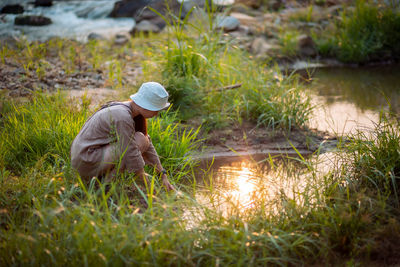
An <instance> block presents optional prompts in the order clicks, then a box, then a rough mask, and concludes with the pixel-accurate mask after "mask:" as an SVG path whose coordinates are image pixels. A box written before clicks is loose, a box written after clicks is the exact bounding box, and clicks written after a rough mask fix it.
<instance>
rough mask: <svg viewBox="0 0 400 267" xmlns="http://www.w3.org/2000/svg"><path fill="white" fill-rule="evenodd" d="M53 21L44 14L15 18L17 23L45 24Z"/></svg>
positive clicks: (29, 24)
mask: <svg viewBox="0 0 400 267" xmlns="http://www.w3.org/2000/svg"><path fill="white" fill-rule="evenodd" d="M51 23H52V21H51V19H50V18H47V17H44V16H18V17H15V19H14V24H15V25H28V26H45V25H49V24H51Z"/></svg>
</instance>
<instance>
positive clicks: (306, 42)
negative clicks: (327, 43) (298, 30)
mask: <svg viewBox="0 0 400 267" xmlns="http://www.w3.org/2000/svg"><path fill="white" fill-rule="evenodd" d="M297 47H298V50H299V53H300V55H302V56H306V57H313V56H316V55H317V48H316V45H315V42H314V41H313V39H312V38H311V37H310V36H308V35H306V34H302V35H300V36H299V37H297Z"/></svg>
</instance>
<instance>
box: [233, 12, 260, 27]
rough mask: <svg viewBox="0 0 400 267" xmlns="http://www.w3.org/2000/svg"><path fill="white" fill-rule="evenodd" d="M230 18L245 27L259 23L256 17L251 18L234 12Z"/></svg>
mask: <svg viewBox="0 0 400 267" xmlns="http://www.w3.org/2000/svg"><path fill="white" fill-rule="evenodd" d="M230 16H231V17H234V18H236V19H237V20H239V22H240V24H243V25H252V24H257V23H258V21H257V19H256V18H255V17H251V16H249V15H246V14H243V13H237V12H232V13H231V14H230Z"/></svg>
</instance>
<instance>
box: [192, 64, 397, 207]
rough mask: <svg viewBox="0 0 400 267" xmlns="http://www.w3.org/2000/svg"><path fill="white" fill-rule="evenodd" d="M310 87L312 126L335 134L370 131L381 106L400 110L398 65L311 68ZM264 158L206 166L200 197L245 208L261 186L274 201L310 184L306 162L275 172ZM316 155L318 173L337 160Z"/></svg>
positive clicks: (214, 204) (207, 201)
mask: <svg viewBox="0 0 400 267" xmlns="http://www.w3.org/2000/svg"><path fill="white" fill-rule="evenodd" d="M309 88H310V90H311V95H312V102H313V104H314V105H315V111H314V114H313V117H312V119H311V122H310V126H311V127H312V128H317V129H318V130H320V131H328V132H330V133H331V134H338V135H345V134H353V133H356V132H357V131H360V130H361V131H366V132H368V131H369V130H371V129H372V128H373V127H374V124H376V123H377V122H378V121H379V112H380V110H382V109H384V110H391V111H392V112H395V113H399V111H400V66H393V65H392V66H375V67H365V68H350V67H346V68H343V67H341V68H321V69H317V70H315V71H314V72H313V76H312V83H311V84H310V86H309ZM258 156H259V155H258ZM265 157H266V159H264V160H262V159H260V158H257V159H252V158H251V157H247V158H239V159H236V161H233V162H232V161H227V160H219V161H215V162H214V164H213V165H212V166H211V167H210V166H208V165H205V166H207V167H208V168H209V170H208V171H207V172H206V171H199V173H198V175H197V177H198V178H197V179H198V181H199V182H198V183H199V184H200V186H199V188H202V189H203V190H199V191H198V192H197V195H196V199H197V200H198V201H199V202H201V203H205V204H207V205H209V206H212V207H213V208H216V209H220V210H221V211H222V212H223V213H229V207H232V206H236V207H238V208H240V209H241V210H245V209H247V208H250V207H252V205H253V204H254V201H256V199H257V194H259V193H260V191H262V192H264V194H265V192H267V194H269V196H268V198H269V199H271V200H272V199H274V197H277V196H278V195H279V196H282V193H283V194H284V195H286V196H289V197H294V196H295V194H296V192H297V193H299V192H301V191H302V190H304V188H305V187H306V186H307V184H308V183H306V182H305V179H309V178H307V177H309V176H307V175H306V174H303V172H305V173H306V170H305V169H304V168H305V167H304V166H302V165H301V164H300V165H298V167H297V168H295V171H293V169H290V170H291V171H290V170H289V169H287V170H283V169H285V163H282V162H281V164H280V165H279V166H280V168H279V171H277V170H276V168H273V167H272V166H273V165H272V166H271V161H270V160H268V155H265ZM312 160H315V162H318V164H317V165H316V166H317V168H318V172H326V171H328V170H329V168H330V167H331V166H333V164H334V163H333V161H334V160H335V159H334V156H333V154H332V153H325V154H324V155H319V156H318V159H317V156H314V158H312ZM292 161H296V160H292ZM282 164H283V165H282ZM282 166H283V168H282ZM202 168H203V169H207V168H205V167H202ZM290 168H293V166H292V167H290ZM211 185H212V187H211ZM211 188H213V189H212V190H211ZM211 194H212V195H213V196H210V195H211ZM299 195H301V194H299ZM264 199H265V195H264ZM232 204H233V205H232Z"/></svg>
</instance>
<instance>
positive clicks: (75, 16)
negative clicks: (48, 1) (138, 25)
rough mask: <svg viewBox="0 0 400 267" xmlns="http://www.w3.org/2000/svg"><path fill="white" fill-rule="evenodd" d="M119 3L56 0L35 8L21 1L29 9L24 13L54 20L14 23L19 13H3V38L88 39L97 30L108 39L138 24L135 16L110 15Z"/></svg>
mask: <svg viewBox="0 0 400 267" xmlns="http://www.w3.org/2000/svg"><path fill="white" fill-rule="evenodd" d="M0 2H1V1H0ZM32 2H33V1H32ZM115 2H116V0H84V1H54V2H53V6H51V7H34V6H33V5H32V4H30V3H29V1H18V3H21V4H22V5H23V7H24V9H25V11H24V13H23V15H43V16H46V17H48V18H50V19H51V20H52V22H53V23H52V24H50V25H47V26H40V27H33V26H17V25H14V19H15V17H16V16H19V15H14V14H3V15H1V19H0V39H2V38H6V37H20V36H21V35H24V36H26V38H27V39H28V40H39V41H45V40H48V39H50V38H52V37H66V38H73V39H77V40H78V41H86V40H87V36H88V35H89V34H90V33H97V34H100V35H102V36H104V37H105V38H109V37H112V36H114V35H116V34H119V33H127V32H129V31H130V30H131V29H132V28H133V27H134V26H135V21H134V20H133V19H132V18H117V19H115V18H108V17H107V16H108V14H110V12H111V10H112V9H113V7H114V3H115ZM2 4H3V3H2ZM2 6H3V5H0V7H2Z"/></svg>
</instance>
